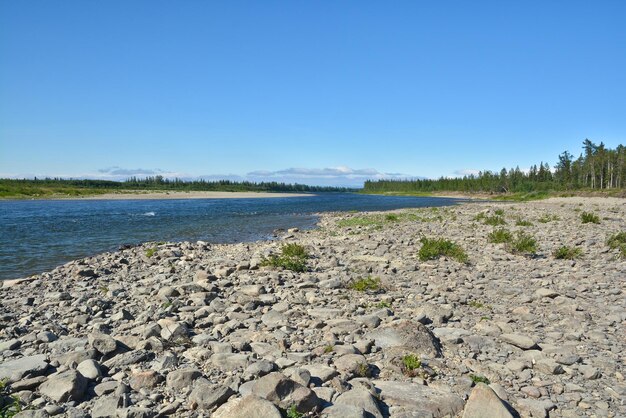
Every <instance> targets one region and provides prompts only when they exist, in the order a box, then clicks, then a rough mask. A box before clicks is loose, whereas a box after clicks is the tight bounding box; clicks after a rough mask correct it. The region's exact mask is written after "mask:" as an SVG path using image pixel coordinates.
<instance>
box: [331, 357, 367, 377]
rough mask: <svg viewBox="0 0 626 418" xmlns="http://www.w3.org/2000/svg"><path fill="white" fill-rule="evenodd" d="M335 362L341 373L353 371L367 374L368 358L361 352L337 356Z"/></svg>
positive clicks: (360, 374) (358, 373) (357, 373)
mask: <svg viewBox="0 0 626 418" xmlns="http://www.w3.org/2000/svg"><path fill="white" fill-rule="evenodd" d="M334 364H335V367H336V368H337V370H338V371H339V372H341V373H352V374H355V375H357V376H362V375H364V374H365V375H367V370H368V365H367V360H366V359H365V357H364V356H363V355H361V354H344V355H343V356H341V357H338V358H336V359H335V360H334Z"/></svg>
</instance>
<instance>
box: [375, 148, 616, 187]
mask: <svg viewBox="0 0 626 418" xmlns="http://www.w3.org/2000/svg"><path fill="white" fill-rule="evenodd" d="M623 188H626V147H624V146H623V145H621V144H620V145H618V146H617V147H616V148H615V149H610V148H607V147H606V146H605V145H604V143H602V142H600V144H595V143H594V142H592V141H591V140H589V139H585V140H584V141H583V150H582V152H581V153H580V156H579V157H578V158H576V159H575V158H574V156H573V155H572V154H571V153H569V152H568V151H564V152H563V153H561V154H560V155H559V156H558V160H557V161H556V163H555V164H554V167H553V168H551V167H550V165H549V164H548V163H544V162H541V163H539V164H538V165H536V164H535V165H533V166H532V167H530V169H529V170H528V171H522V170H520V168H519V166H518V167H516V168H510V169H508V170H507V169H506V168H503V169H502V170H500V172H493V171H489V170H485V171H481V172H479V173H478V174H476V175H473V174H471V175H466V176H463V177H455V178H449V177H441V178H439V179H420V180H377V181H366V182H365V185H364V189H363V191H364V192H369V193H383V192H404V193H412V192H434V191H460V192H483V193H484V192H488V193H508V192H514V193H529V192H535V191H551V190H554V191H566V190H581V189H593V190H604V189H623Z"/></svg>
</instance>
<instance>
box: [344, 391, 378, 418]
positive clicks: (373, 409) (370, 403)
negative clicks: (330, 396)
mask: <svg viewBox="0 0 626 418" xmlns="http://www.w3.org/2000/svg"><path fill="white" fill-rule="evenodd" d="M334 403H335V405H350V406H354V407H357V408H359V409H363V410H364V411H365V412H366V416H367V417H368V418H383V414H382V413H381V412H380V409H379V408H378V404H377V403H376V400H375V399H374V397H373V396H372V394H371V393H370V392H368V391H366V390H364V389H360V388H357V389H351V390H349V391H347V392H344V393H342V394H341V395H339V396H338V397H337V399H335V402H334Z"/></svg>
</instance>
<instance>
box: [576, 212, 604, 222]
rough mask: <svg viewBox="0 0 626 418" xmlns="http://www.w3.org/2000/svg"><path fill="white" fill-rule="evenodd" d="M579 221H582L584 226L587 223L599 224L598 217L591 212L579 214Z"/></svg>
mask: <svg viewBox="0 0 626 418" xmlns="http://www.w3.org/2000/svg"><path fill="white" fill-rule="evenodd" d="M580 219H581V220H582V223H584V224H589V223H592V224H599V223H600V217H599V216H598V215H596V214H595V213H592V212H583V213H581V214H580Z"/></svg>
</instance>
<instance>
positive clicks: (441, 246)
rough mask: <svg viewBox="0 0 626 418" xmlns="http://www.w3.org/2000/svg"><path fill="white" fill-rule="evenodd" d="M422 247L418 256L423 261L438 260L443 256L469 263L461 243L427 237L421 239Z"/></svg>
mask: <svg viewBox="0 0 626 418" xmlns="http://www.w3.org/2000/svg"><path fill="white" fill-rule="evenodd" d="M420 241H421V243H422V248H420V249H419V252H418V254H417V255H418V257H419V259H420V260H421V261H427V260H436V259H438V258H439V257H441V256H445V257H448V258H452V259H454V260H456V261H458V262H460V263H467V261H468V257H467V254H466V253H465V251H464V250H463V248H461V246H460V245H458V244H456V243H454V242H452V241H449V240H446V239H441V238H426V237H423V238H422V239H421V240H420Z"/></svg>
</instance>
